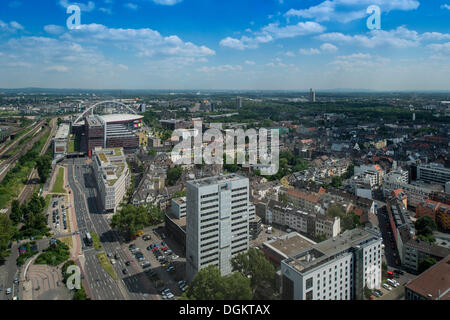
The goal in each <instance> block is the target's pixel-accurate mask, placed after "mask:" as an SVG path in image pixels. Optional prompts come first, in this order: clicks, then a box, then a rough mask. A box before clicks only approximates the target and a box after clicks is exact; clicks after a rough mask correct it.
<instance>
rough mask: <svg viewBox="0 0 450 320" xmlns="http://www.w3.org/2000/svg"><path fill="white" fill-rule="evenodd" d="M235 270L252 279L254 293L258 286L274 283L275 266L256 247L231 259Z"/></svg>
mask: <svg viewBox="0 0 450 320" xmlns="http://www.w3.org/2000/svg"><path fill="white" fill-rule="evenodd" d="M231 265H232V268H233V271H237V272H239V273H241V274H242V275H243V276H244V277H245V278H249V279H250V285H251V288H252V291H253V294H254V293H255V292H256V290H257V289H258V287H260V286H263V285H265V284H272V282H273V280H274V277H275V268H274V267H273V265H272V264H271V263H270V262H269V260H267V259H266V257H265V255H264V253H263V252H262V251H261V250H258V249H256V248H250V249H248V251H247V252H246V253H240V254H238V255H237V256H235V257H233V258H232V259H231Z"/></svg>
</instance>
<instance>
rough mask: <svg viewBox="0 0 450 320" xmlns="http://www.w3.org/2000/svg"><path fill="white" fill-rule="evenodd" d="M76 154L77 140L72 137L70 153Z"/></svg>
mask: <svg viewBox="0 0 450 320" xmlns="http://www.w3.org/2000/svg"><path fill="white" fill-rule="evenodd" d="M72 152H75V139H74V138H73V137H72V136H71V137H70V140H69V153H72Z"/></svg>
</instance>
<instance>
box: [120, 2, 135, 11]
mask: <svg viewBox="0 0 450 320" xmlns="http://www.w3.org/2000/svg"><path fill="white" fill-rule="evenodd" d="M123 6H124V7H125V8H128V9H131V10H137V9H138V5H137V4H134V3H131V2H130V3H125V4H124V5H123Z"/></svg>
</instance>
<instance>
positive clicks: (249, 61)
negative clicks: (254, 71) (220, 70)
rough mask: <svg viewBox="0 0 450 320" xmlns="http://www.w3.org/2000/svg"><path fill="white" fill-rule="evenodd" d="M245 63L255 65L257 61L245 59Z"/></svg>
mask: <svg viewBox="0 0 450 320" xmlns="http://www.w3.org/2000/svg"><path fill="white" fill-rule="evenodd" d="M245 64H248V65H251V66H253V65H255V64H256V63H255V61H251V60H245Z"/></svg>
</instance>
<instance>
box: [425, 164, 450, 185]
mask: <svg viewBox="0 0 450 320" xmlns="http://www.w3.org/2000/svg"><path fill="white" fill-rule="evenodd" d="M417 180H421V181H424V182H427V183H438V184H441V185H443V186H445V184H446V183H447V182H448V181H450V168H446V167H444V166H443V165H442V164H439V163H430V164H422V165H419V166H417Z"/></svg>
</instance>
